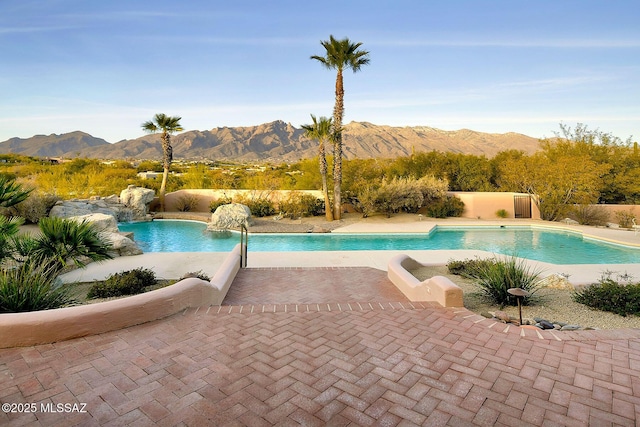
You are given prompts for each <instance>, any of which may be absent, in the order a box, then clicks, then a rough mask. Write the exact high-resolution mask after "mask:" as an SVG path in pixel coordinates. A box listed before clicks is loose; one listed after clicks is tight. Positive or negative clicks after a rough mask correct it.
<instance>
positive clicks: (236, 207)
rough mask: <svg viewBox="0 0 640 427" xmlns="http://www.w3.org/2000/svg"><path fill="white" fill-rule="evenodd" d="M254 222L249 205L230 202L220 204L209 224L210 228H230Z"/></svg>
mask: <svg viewBox="0 0 640 427" xmlns="http://www.w3.org/2000/svg"><path fill="white" fill-rule="evenodd" d="M252 223H253V220H252V219H251V210H250V209H249V207H248V206H245V205H243V204H240V203H230V204H228V205H221V206H218V208H217V209H216V211H215V212H214V213H212V214H211V222H210V223H209V225H208V226H207V229H208V230H226V229H229V228H240V227H241V226H245V227H248V226H250V225H251V224H252Z"/></svg>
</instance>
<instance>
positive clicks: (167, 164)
mask: <svg viewBox="0 0 640 427" xmlns="http://www.w3.org/2000/svg"><path fill="white" fill-rule="evenodd" d="M162 154H163V158H162V160H163V167H164V169H163V171H162V184H160V211H161V212H164V209H165V205H164V195H165V192H166V190H167V179H168V178H169V169H170V168H171V162H172V160H173V148H172V147H171V136H169V133H168V132H163V134H162Z"/></svg>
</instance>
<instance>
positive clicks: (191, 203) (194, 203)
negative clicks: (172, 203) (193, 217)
mask: <svg viewBox="0 0 640 427" xmlns="http://www.w3.org/2000/svg"><path fill="white" fill-rule="evenodd" d="M197 207H198V196H196V195H195V194H183V195H182V196H180V197H178V200H176V209H177V210H178V212H193V211H195V210H196V208H197Z"/></svg>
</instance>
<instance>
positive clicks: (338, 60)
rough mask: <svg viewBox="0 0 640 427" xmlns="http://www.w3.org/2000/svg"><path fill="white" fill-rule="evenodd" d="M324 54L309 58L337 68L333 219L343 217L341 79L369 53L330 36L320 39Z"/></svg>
mask: <svg viewBox="0 0 640 427" xmlns="http://www.w3.org/2000/svg"><path fill="white" fill-rule="evenodd" d="M320 44H321V45H322V47H324V49H325V54H326V55H325V56H319V55H313V56H311V59H314V60H316V61H318V62H320V63H321V64H322V65H323V66H324V67H325V68H327V69H330V70H336V90H335V97H336V98H335V105H334V107H333V133H334V134H335V135H334V142H333V145H334V155H333V218H334V219H340V218H341V217H342V197H341V187H342V117H343V115H344V82H343V71H344V70H345V69H347V70H348V69H351V70H352V71H353V72H354V73H355V72H358V71H360V68H361V67H362V66H363V65H367V64H368V63H369V52H368V51H366V50H361V49H360V46H362V43H352V42H351V40H349V39H348V38H344V39H342V40H338V39H336V38H334V37H333V35H331V36H329V40H324V41H321V42H320Z"/></svg>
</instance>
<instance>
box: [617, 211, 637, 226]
mask: <svg viewBox="0 0 640 427" xmlns="http://www.w3.org/2000/svg"><path fill="white" fill-rule="evenodd" d="M615 216H616V219H617V220H618V225H619V226H620V227H621V228H631V226H632V225H633V220H634V219H636V216H635V215H634V214H633V212H632V211H630V210H628V211H617V212H616V213H615Z"/></svg>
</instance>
